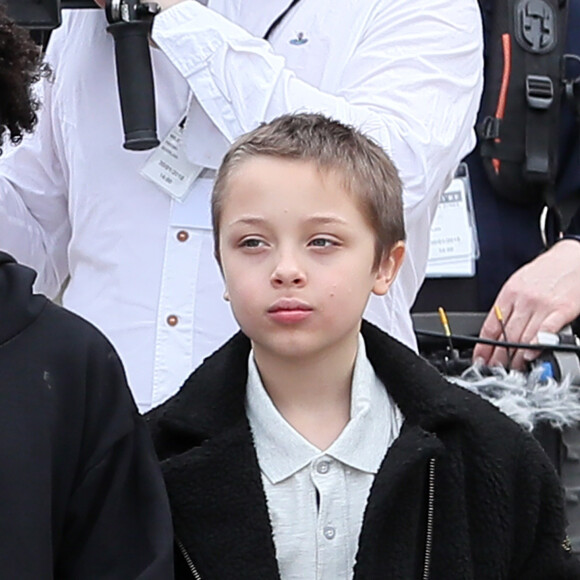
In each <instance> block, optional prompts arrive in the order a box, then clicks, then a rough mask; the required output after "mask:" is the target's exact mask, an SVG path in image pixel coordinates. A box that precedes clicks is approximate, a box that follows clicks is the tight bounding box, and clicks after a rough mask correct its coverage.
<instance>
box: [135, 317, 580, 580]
mask: <svg viewBox="0 0 580 580" xmlns="http://www.w3.org/2000/svg"><path fill="white" fill-rule="evenodd" d="M363 336H364V339H365V343H366V348H367V355H368V357H369V360H370V361H371V363H372V365H373V367H374V369H375V371H376V373H377V375H378V376H379V377H380V379H381V380H382V381H383V383H384V384H385V385H386V388H387V390H388V391H389V393H390V394H391V396H392V397H393V399H394V400H395V401H396V403H397V404H398V406H399V407H400V409H401V411H402V412H403V415H404V416H405V422H404V425H403V429H402V431H401V434H400V436H399V437H398V439H397V440H396V441H395V443H394V444H393V445H392V447H391V448H390V449H389V451H388V453H387V455H386V457H385V459H384V461H383V464H382V466H381V468H380V470H379V472H378V474H377V476H376V478H375V481H374V484H373V487H372V489H371V494H370V497H369V501H368V505H367V508H366V511H365V514H364V521H363V528H362V531H361V535H360V538H359V549H358V554H357V558H356V564H355V570H354V578H355V579H356V580H361V579H365V580H377V579H379V578H385V579H389V580H397V579H398V580H413V579H425V578H429V579H431V580H476V579H477V580H484V579H485V580H502V579H512V580H516V579H517V580H558V579H562V580H563V579H569V580H572V579H575V580H576V579H578V578H580V567H579V566H578V563H577V562H576V560H574V558H573V557H572V556H571V554H570V551H569V550H568V549H567V546H566V542H565V532H564V528H565V522H564V511H563V500H562V494H561V491H560V485H559V481H558V478H557V476H556V474H555V472H554V471H553V469H552V466H551V464H550V462H549V460H548V459H547V457H546V456H545V455H544V453H543V451H542V450H541V448H540V447H539V445H538V444H537V442H536V441H535V440H534V439H533V438H532V437H531V436H529V435H528V434H527V433H526V432H524V431H523V429H522V428H521V427H519V426H518V425H516V424H515V423H514V422H513V421H512V420H511V419H508V418H507V417H506V416H504V415H502V414H501V413H500V412H499V411H498V410H496V409H495V408H494V407H493V406H492V405H490V404H489V403H487V402H486V401H484V400H483V399H480V398H479V397H477V396H476V395H473V394H471V393H469V392H467V391H466V390H464V389H461V388H460V387H457V386H455V385H452V384H450V383H448V382H447V381H446V380H444V379H443V377H441V376H440V375H439V373H438V372H437V371H435V370H434V369H433V368H432V367H431V366H429V365H428V364H427V363H426V362H425V361H423V360H422V359H421V358H419V357H418V356H417V355H416V354H415V353H413V352H411V351H410V350H409V349H407V348H406V347H404V346H403V345H401V344H400V343H398V342H397V341H395V340H394V339H392V338H391V337H389V336H387V335H386V334H384V333H383V332H382V331H380V330H378V329H377V328H376V327H373V326H372V325H370V324H368V323H364V324H363ZM249 349H250V343H249V341H248V339H247V338H246V337H245V336H244V335H243V334H241V333H240V334H238V335H236V336H235V337H234V338H233V339H232V340H230V341H229V342H228V343H227V344H226V345H225V346H224V347H222V349H220V350H219V351H217V353H216V354H214V355H213V356H211V357H210V358H208V359H206V361H205V362H204V364H203V365H202V366H201V367H200V368H198V369H197V370H196V371H195V373H193V374H192V375H191V377H190V378H189V379H188V380H187V382H186V383H185V385H184V386H183V387H182V389H181V391H179V392H178V393H177V394H176V395H175V396H174V397H173V398H172V399H170V400H169V401H168V402H166V403H165V404H164V405H162V406H161V407H158V408H157V409H155V410H153V411H152V412H150V413H149V415H148V416H146V418H147V421H148V424H149V426H150V429H151V432H152V434H153V439H154V443H155V446H156V449H157V453H158V455H159V457H160V459H161V462H162V470H163V473H164V477H165V481H166V485H167V489H168V493H169V498H170V503H171V508H172V512H173V518H174V527H175V532H176V538H177V543H178V550H177V553H180V554H181V555H180V556H179V558H178V560H176V578H179V579H181V578H184V579H185V578H192V577H195V574H193V573H192V570H191V568H192V567H195V568H196V572H197V574H198V575H199V577H200V578H201V579H202V580H225V579H228V580H229V579H230V578H236V580H255V579H260V580H275V579H278V578H279V571H278V566H277V562H276V554H275V548H274V543H273V540H272V528H271V525H270V520H269V516H268V508H267V505H266V499H265V495H264V490H263V487H262V483H261V477H260V470H259V466H258V462H257V457H256V452H255V448H254V445H253V442H252V435H251V431H250V427H249V424H248V420H247V418H246V413H245V390H246V379H247V357H248V354H249ZM368 444H369V445H372V441H369V442H368ZM429 498H431V499H432V503H431V504H430V501H429ZM430 506H431V507H432V509H433V513H432V516H433V517H432V519H431V518H430V517H428V511H429V508H430ZM296 517H300V514H297V516H296ZM184 554H187V558H189V559H190V560H191V562H190V563H188V564H187V565H186V558H184Z"/></svg>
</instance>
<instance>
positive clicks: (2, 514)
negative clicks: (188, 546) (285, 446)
mask: <svg viewBox="0 0 580 580" xmlns="http://www.w3.org/2000/svg"><path fill="white" fill-rule="evenodd" d="M34 278H35V273H34V272H33V271H32V270H30V269H28V268H25V267H23V266H21V265H18V264H16V263H15V262H14V260H13V259H12V258H11V257H10V256H8V255H7V254H5V253H2V252H0V578H3V579H15V580H16V579H17V580H45V579H48V578H59V579H71V580H72V579H75V580H81V579H82V580H88V579H98V580H104V579H107V580H133V579H137V578H139V579H142V580H145V579H147V580H167V579H168V578H171V577H172V575H173V569H172V545H173V542H172V530H171V519H170V513H169V505H168V502H167V496H166V494H165V489H164V484H163V479H162V477H161V474H160V471H159V467H158V463H157V460H156V458H155V454H154V451H153V447H152V445H151V441H150V438H149V435H148V433H147V429H146V427H145V424H144V422H143V420H142V418H141V417H140V416H139V415H138V413H137V409H136V407H135V404H134V403H133V400H132V397H131V394H130V392H129V389H128V387H127V384H126V382H125V375H124V372H123V369H122V367H121V364H120V362H119V359H118V357H117V355H116V354H115V352H114V350H113V348H112V347H111V345H110V344H109V343H108V342H107V340H106V339H105V338H104V337H103V336H102V335H101V333H99V332H98V331H97V330H96V329H95V328H94V327H92V326H91V325H89V324H88V323H87V322H85V321H83V320H81V319H80V318H79V317H77V316H75V315H74V314H72V313H70V312H67V311H66V310H64V309H62V308H60V307H58V306H56V305H54V304H52V303H51V302H50V301H48V300H47V299H46V298H44V297H43V296H40V295H34V294H33V293H32V283H33V281H34Z"/></svg>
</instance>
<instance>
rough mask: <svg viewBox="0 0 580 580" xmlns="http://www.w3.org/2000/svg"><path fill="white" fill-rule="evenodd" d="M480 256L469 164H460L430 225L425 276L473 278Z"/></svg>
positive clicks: (442, 196)
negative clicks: (476, 262)
mask: <svg viewBox="0 0 580 580" xmlns="http://www.w3.org/2000/svg"><path fill="white" fill-rule="evenodd" d="M478 256H479V246H478V242H477V230H476V225H475V216H474V211H473V201H472V198H471V184H470V181H469V173H468V169H467V165H466V164H465V163H461V164H460V166H459V167H458V169H457V172H456V173H455V177H454V178H453V179H452V181H451V183H450V185H449V187H448V188H447V189H446V190H445V191H444V192H443V194H442V195H441V199H440V200H439V204H438V206H437V211H436V213H435V217H434V219H433V223H432V225H431V234H430V240H429V260H428V262H427V272H426V275H427V276H428V277H430V278H435V277H455V276H458V277H461V276H467V277H469V276H474V275H475V261H476V259H477V258H478Z"/></svg>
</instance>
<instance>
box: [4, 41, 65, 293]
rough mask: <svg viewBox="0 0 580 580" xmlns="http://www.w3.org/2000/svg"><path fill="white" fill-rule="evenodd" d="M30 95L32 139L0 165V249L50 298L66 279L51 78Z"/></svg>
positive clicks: (62, 189)
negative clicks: (34, 97)
mask: <svg viewBox="0 0 580 580" xmlns="http://www.w3.org/2000/svg"><path fill="white" fill-rule="evenodd" d="M59 36H60V37H61V38H62V36H61V35H57V34H55V35H54V37H53V38H54V42H53V41H52V40H51V49H50V50H49V54H48V56H47V61H48V62H50V60H51V58H50V57H51V54H53V53H54V52H58V47H57V45H58V44H59V42H60V41H59ZM52 48H57V50H56V51H53V50H52ZM51 65H52V66H51V68H52V70H53V72H54V69H55V68H56V67H55V66H54V63H51ZM51 74H53V73H51ZM36 90H37V94H38V98H39V99H40V102H41V110H40V112H39V113H40V114H39V115H38V117H39V121H38V125H37V127H36V128H35V131H34V133H33V134H31V135H27V136H26V137H25V138H24V140H23V143H22V144H21V145H18V146H15V147H13V148H11V147H8V148H6V150H5V153H4V155H3V158H2V159H1V161H0V247H1V248H2V249H3V250H5V251H7V252H9V253H10V254H12V255H14V257H15V258H16V259H17V260H18V261H20V262H22V263H24V264H26V265H28V266H30V267H32V268H34V269H35V270H36V271H37V272H38V278H37V281H36V288H37V289H39V290H41V291H42V292H44V293H45V294H47V295H48V296H51V297H54V296H55V295H56V294H57V293H58V291H59V289H60V286H61V284H62V283H63V281H64V279H65V278H66V275H67V273H68V259H67V248H68V242H69V240H70V236H71V227H70V220H69V214H68V201H67V199H68V195H67V192H68V186H67V178H66V172H65V171H64V169H63V165H62V163H64V162H65V161H64V159H65V157H64V155H63V154H62V152H63V145H62V140H61V133H60V130H59V122H58V121H55V114H54V113H55V111H54V107H53V91H54V83H53V78H52V77H51V76H48V77H46V78H44V79H43V80H42V81H40V82H39V84H38V86H37V87H36Z"/></svg>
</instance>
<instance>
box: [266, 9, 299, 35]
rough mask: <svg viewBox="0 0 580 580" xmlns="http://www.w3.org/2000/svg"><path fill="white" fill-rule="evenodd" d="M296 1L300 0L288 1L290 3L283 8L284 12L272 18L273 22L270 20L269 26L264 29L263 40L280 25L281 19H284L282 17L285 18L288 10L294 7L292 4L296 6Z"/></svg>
mask: <svg viewBox="0 0 580 580" xmlns="http://www.w3.org/2000/svg"><path fill="white" fill-rule="evenodd" d="M298 2H300V0H292V2H290V5H289V6H288V8H286V10H284V12H282V14H280V16H278V18H276V20H274V22H272V24H270V28H268V30H267V31H266V34H264V40H269V39H270V36H271V35H272V33H273V32H274V30H276V28H278V26H279V25H280V23H281V22H282V20H284V18H286V16H287V14H288V12H290V10H292V8H294V6H296V4H298Z"/></svg>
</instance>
